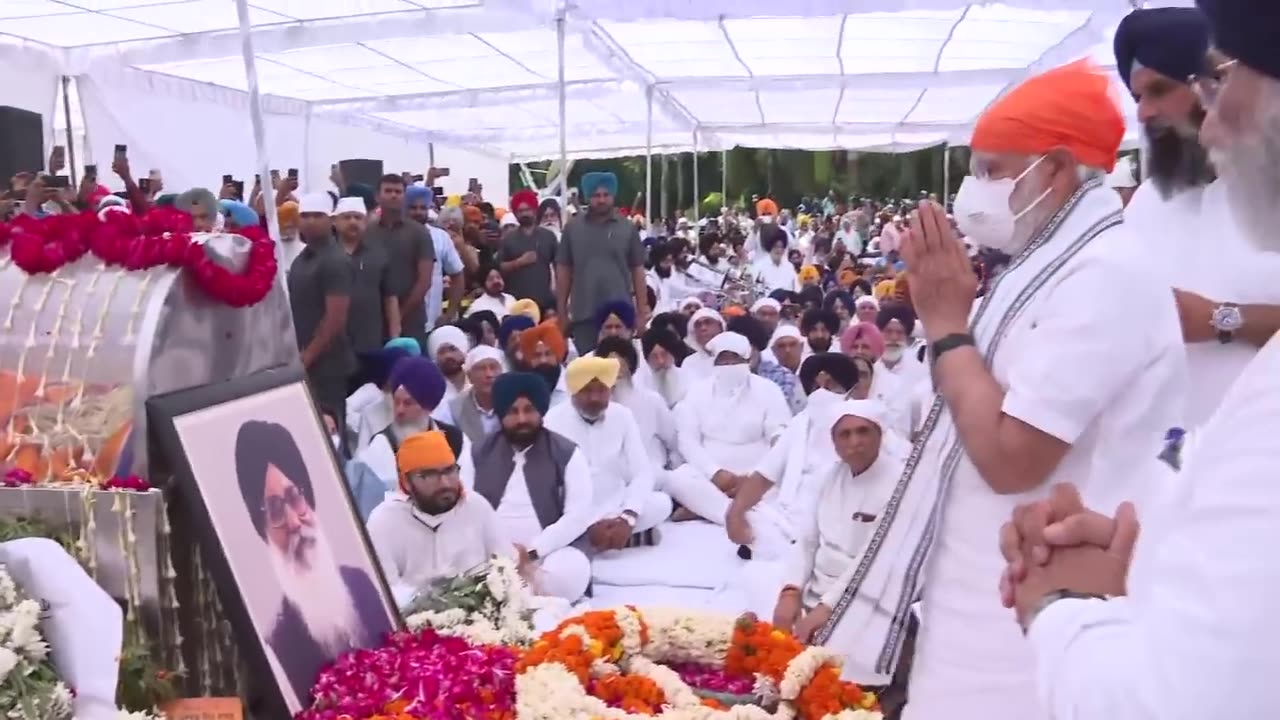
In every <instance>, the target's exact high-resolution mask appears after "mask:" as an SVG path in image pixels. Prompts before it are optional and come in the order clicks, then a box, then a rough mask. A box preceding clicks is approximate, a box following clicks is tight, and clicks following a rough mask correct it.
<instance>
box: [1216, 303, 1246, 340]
mask: <svg viewBox="0 0 1280 720" xmlns="http://www.w3.org/2000/svg"><path fill="white" fill-rule="evenodd" d="M1209 324H1210V325H1212V326H1213V329H1214V330H1217V331H1218V342H1220V343H1223V344H1224V345H1225V344H1226V343H1229V342H1231V341H1232V340H1234V339H1235V336H1236V332H1237V331H1239V330H1240V328H1242V327H1244V315H1243V314H1242V313H1241V312H1240V306H1239V305H1237V304H1235V303H1222V304H1221V305H1219V306H1218V307H1216V308H1214V310H1213V315H1211V316H1210V319H1209Z"/></svg>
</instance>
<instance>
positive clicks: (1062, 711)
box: [1029, 338, 1280, 720]
mask: <svg viewBox="0 0 1280 720" xmlns="http://www.w3.org/2000/svg"><path fill="white" fill-rule="evenodd" d="M1277 427H1280V339H1278V338H1272V340H1271V342H1270V343H1268V344H1267V345H1266V347H1264V348H1263V349H1262V350H1261V351H1260V352H1259V353H1258V354H1257V356H1256V357H1255V359H1254V360H1253V362H1252V363H1251V364H1250V365H1249V366H1248V367H1247V368H1246V369H1245V371H1244V373H1242V374H1241V376H1240V377H1239V378H1238V379H1237V380H1236V382H1235V384H1234V385H1233V386H1232V387H1231V388H1230V389H1229V390H1228V392H1227V394H1226V396H1225V397H1224V399H1223V402H1222V404H1221V406H1220V407H1219V409H1218V411H1217V412H1216V413H1215V414H1214V415H1213V416H1212V417H1211V418H1210V419H1209V421H1208V422H1206V423H1205V425H1204V426H1203V427H1202V428H1201V430H1199V431H1198V435H1199V436H1198V437H1195V438H1194V440H1195V442H1194V447H1192V448H1189V449H1188V452H1187V453H1186V458H1185V460H1184V465H1183V470H1182V472H1181V473H1180V474H1178V475H1176V476H1173V477H1170V476H1169V474H1168V473H1165V472H1163V471H1162V470H1161V468H1162V467H1163V466H1160V467H1154V464H1153V474H1154V476H1155V477H1156V478H1158V480H1157V482H1159V483H1160V485H1162V486H1163V487H1160V488H1159V489H1158V490H1157V491H1155V492H1153V493H1151V494H1150V495H1148V496H1147V499H1146V500H1143V499H1141V498H1138V499H1137V505H1138V511H1139V513H1140V514H1141V516H1142V533H1141V535H1140V536H1139V539H1138V545H1137V548H1136V549H1135V552H1134V555H1133V560H1132V563H1131V565H1130V569H1129V577H1128V595H1127V596H1126V597H1123V598H1117V599H1113V600H1110V601H1106V602H1104V601H1100V600H1060V601H1058V602H1055V603H1053V604H1052V605H1050V606H1049V607H1047V608H1045V610H1044V611H1043V612H1042V613H1041V614H1040V615H1039V616H1038V617H1037V618H1036V620H1035V622H1033V623H1032V625H1031V631H1030V635H1029V637H1030V640H1031V645H1032V647H1033V648H1034V661H1035V666H1036V668H1037V672H1038V675H1039V681H1040V683H1039V684H1040V694H1041V698H1042V699H1043V700H1044V703H1045V705H1046V706H1047V707H1048V708H1050V709H1051V712H1052V716H1053V717H1054V718H1055V719H1056V718H1064V719H1065V718H1075V719H1078V720H1095V719H1096V720H1103V719H1108V720H1109V719H1111V718H1135V719H1137V718H1141V719H1143V720H1147V719H1148V718H1150V719H1156V718H1159V719H1160V720H1183V719H1189V718H1193V717H1200V715H1201V714H1202V712H1203V710H1202V709H1197V708H1196V707H1195V706H1196V705H1197V704H1198V703H1188V702H1187V698H1186V688H1187V683H1188V682H1192V683H1194V684H1195V685H1196V686H1197V687H1204V688H1221V692H1214V693H1213V695H1214V697H1213V700H1212V703H1213V713H1214V714H1215V715H1218V716H1221V717H1224V718H1271V717H1275V716H1276V710H1277V708H1280V683H1277V682H1276V680H1275V672H1274V670H1275V668H1277V667H1280V643H1277V642H1276V638H1277V637H1280V614H1277V612H1276V608H1275V600H1274V598H1275V596H1276V593H1277V592H1280V564H1278V563H1276V562H1275V558H1274V556H1273V555H1272V554H1271V553H1270V552H1267V551H1266V550H1267V549H1270V548H1275V547H1278V546H1280V483H1277V482H1276V480H1277V478H1280V443H1277V442H1276V439H1275V432H1276V428H1277ZM1153 485H1154V483H1153ZM1092 507H1093V508H1095V509H1097V510H1099V511H1102V512H1107V513H1109V512H1110V511H1111V506H1109V505H1092ZM1251 548H1252V549H1253V550H1250V549H1251Z"/></svg>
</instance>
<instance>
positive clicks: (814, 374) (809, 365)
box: [800, 352, 858, 396]
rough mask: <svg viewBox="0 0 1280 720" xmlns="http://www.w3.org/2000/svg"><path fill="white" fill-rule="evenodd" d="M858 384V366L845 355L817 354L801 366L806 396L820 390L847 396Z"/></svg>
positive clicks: (802, 382) (832, 353)
mask: <svg viewBox="0 0 1280 720" xmlns="http://www.w3.org/2000/svg"><path fill="white" fill-rule="evenodd" d="M857 384H858V366H857V365H855V364H854V361H853V358H851V357H849V356H848V355H845V354H844V353H836V352H824V353H816V354H814V355H810V356H809V357H807V358H805V360H804V362H803V363H801V364H800V385H801V387H803V388H804V393H805V395H810V396H812V395H813V393H814V392H816V391H818V390H826V391H828V392H832V393H835V394H837V395H845V394H847V393H848V392H849V391H850V390H852V389H853V387H854V386H855V385H857Z"/></svg>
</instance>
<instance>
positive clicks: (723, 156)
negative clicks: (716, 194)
mask: <svg viewBox="0 0 1280 720" xmlns="http://www.w3.org/2000/svg"><path fill="white" fill-rule="evenodd" d="M728 202H729V151H728V150H721V151H720V205H721V207H724V206H725V205H727V204H728Z"/></svg>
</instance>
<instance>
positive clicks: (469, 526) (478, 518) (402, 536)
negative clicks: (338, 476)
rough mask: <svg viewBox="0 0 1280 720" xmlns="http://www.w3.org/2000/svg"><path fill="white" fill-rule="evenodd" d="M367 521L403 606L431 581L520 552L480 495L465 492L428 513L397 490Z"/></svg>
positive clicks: (383, 565)
mask: <svg viewBox="0 0 1280 720" xmlns="http://www.w3.org/2000/svg"><path fill="white" fill-rule="evenodd" d="M368 526H369V541H370V542H371V543H372V544H373V550H374V553H376V554H377V556H378V562H379V563H380V564H381V565H382V573H383V575H385V576H386V578H387V585H388V586H389V587H390V588H391V594H392V595H394V596H395V599H396V604H397V605H399V606H401V607H403V606H404V605H405V604H406V603H408V602H409V601H410V600H412V599H413V596H414V594H415V593H417V592H418V591H419V590H421V589H422V588H424V587H426V586H427V584H429V583H430V582H431V581H433V580H436V579H438V578H444V577H451V576H454V575H459V574H462V573H465V572H467V571H468V570H471V569H472V568H475V567H477V566H479V565H480V564H481V563H484V562H486V561H487V560H488V559H489V558H490V557H493V556H494V555H501V556H503V557H509V558H511V559H515V557H516V553H515V546H514V545H512V544H511V541H510V540H509V539H507V537H506V534H505V533H504V532H503V530H502V527H501V526H500V525H499V523H498V516H497V513H495V512H494V510H493V508H492V507H491V506H490V505H489V503H488V502H486V501H485V499H484V498H482V497H480V496H478V495H472V494H464V495H463V496H462V498H461V499H459V500H458V504H457V505H454V506H453V508H452V509H451V510H449V511H448V512H445V513H441V514H439V515H429V514H427V513H424V512H422V511H421V510H419V509H417V508H416V507H414V505H413V502H412V501H411V500H409V498H408V497H406V496H404V495H399V496H398V497H395V498H392V499H390V500H388V501H387V502H384V503H382V504H380V505H378V507H376V508H374V510H373V513H372V514H370V515H369V524H368Z"/></svg>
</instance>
